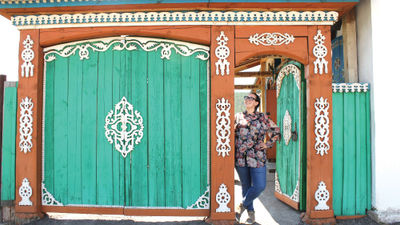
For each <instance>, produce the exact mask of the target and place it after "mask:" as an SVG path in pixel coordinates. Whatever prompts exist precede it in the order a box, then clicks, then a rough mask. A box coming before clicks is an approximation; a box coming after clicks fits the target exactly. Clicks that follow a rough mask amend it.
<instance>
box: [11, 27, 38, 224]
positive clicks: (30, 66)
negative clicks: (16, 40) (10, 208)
mask: <svg viewBox="0 0 400 225" xmlns="http://www.w3.org/2000/svg"><path fill="white" fill-rule="evenodd" d="M42 59H43V55H42V49H41V48H40V46H39V30H23V31H21V33H20V45H19V61H20V63H19V82H18V110H17V129H18V132H17V138H16V142H17V143H16V146H17V148H16V170H15V189H16V190H15V195H16V196H15V212H16V217H18V218H35V217H38V216H41V213H40V207H41V201H40V199H41V182H40V174H41V172H40V171H41V163H40V162H41V153H42V152H41V149H42V99H43V98H42V89H43V82H42V81H43V79H42V77H43V67H42V65H43V60H42Z"/></svg>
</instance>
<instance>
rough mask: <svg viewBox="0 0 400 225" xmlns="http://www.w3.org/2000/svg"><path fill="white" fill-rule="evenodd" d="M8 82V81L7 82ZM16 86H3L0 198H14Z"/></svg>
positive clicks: (7, 199) (3, 199)
mask: <svg viewBox="0 0 400 225" xmlns="http://www.w3.org/2000/svg"><path fill="white" fill-rule="evenodd" d="M7 83H9V82H7ZM17 105H18V104H17V87H5V88H4V106H3V107H4V111H3V114H4V115H3V146H2V152H1V153H2V156H1V159H2V162H1V173H2V174H1V200H2V201H9V200H15V148H16V143H15V137H16V135H17Z"/></svg>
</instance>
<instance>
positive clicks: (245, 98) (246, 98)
mask: <svg viewBox="0 0 400 225" xmlns="http://www.w3.org/2000/svg"><path fill="white" fill-rule="evenodd" d="M244 100H253V101H255V100H256V99H255V98H253V97H250V96H244Z"/></svg>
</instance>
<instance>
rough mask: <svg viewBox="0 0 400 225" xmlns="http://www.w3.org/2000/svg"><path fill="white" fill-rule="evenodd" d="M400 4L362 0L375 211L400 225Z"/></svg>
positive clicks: (362, 60) (363, 78)
mask: <svg viewBox="0 0 400 225" xmlns="http://www.w3.org/2000/svg"><path fill="white" fill-rule="evenodd" d="M399 9H400V1H398V0H360V3H359V4H358V5H357V11H356V12H357V45H358V46H357V48H358V68H359V80H360V82H368V83H370V84H371V108H372V112H371V116H372V118H371V119H372V123H371V125H372V137H371V138H372V176H373V180H372V206H373V207H374V208H375V209H376V210H375V212H374V214H375V216H377V218H378V219H379V220H381V221H382V222H399V221H400V192H399V190H400V142H399V141H400V85H399V84H400V70H399V69H398V67H397V66H398V65H399V64H400V57H399V56H398V54H399V53H400V40H399V38H400V30H399V28H398V27H399V26H398V25H397V23H398V18H399Z"/></svg>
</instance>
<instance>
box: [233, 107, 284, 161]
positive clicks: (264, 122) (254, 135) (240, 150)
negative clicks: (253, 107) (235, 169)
mask: <svg viewBox="0 0 400 225" xmlns="http://www.w3.org/2000/svg"><path fill="white" fill-rule="evenodd" d="M266 134H268V135H269V136H270V137H271V136H275V135H277V134H279V127H277V126H276V124H275V123H274V122H273V121H272V120H271V119H270V118H269V116H268V115H265V114H264V113H260V112H255V113H254V114H248V113H247V112H242V113H237V114H236V115H235V165H236V166H239V167H245V166H247V167H252V168H258V167H263V166H265V162H266V160H267V156H266V149H264V148H263V147H262V146H263V143H264V140H265V135H266ZM274 142H275V141H274V140H271V139H270V140H268V141H267V143H266V145H267V148H271V147H272V146H273V144H274Z"/></svg>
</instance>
